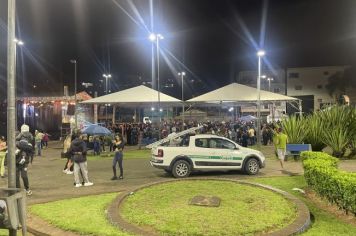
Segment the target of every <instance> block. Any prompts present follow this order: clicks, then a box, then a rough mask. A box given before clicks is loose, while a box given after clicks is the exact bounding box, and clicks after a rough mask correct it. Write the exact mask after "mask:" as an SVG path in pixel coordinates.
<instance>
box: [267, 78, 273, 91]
mask: <svg viewBox="0 0 356 236" xmlns="http://www.w3.org/2000/svg"><path fill="white" fill-rule="evenodd" d="M267 81H268V91H269V92H271V81H273V78H270V77H269V78H267Z"/></svg>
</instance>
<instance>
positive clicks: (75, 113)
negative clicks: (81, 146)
mask: <svg viewBox="0 0 356 236" xmlns="http://www.w3.org/2000/svg"><path fill="white" fill-rule="evenodd" d="M70 63H73V64H74V102H75V106H74V119H75V128H76V129H77V128H78V116H77V115H78V114H77V60H75V59H72V60H70Z"/></svg>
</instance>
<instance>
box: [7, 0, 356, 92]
mask: <svg viewBox="0 0 356 236" xmlns="http://www.w3.org/2000/svg"><path fill="white" fill-rule="evenodd" d="M263 12H265V14H263ZM153 13H154V14H153V15H154V21H153V22H154V26H153V31H154V32H158V33H161V34H162V35H164V37H165V38H164V39H163V40H162V41H160V44H161V50H162V54H161V55H160V58H161V62H160V77H161V86H162V87H163V92H166V93H168V94H171V95H174V96H176V97H179V96H180V92H179V91H180V80H178V78H177V75H176V72H177V71H182V70H184V71H186V72H188V75H187V78H186V81H187V82H186V88H187V90H186V91H187V95H186V99H187V98H189V97H191V96H193V95H200V94H201V93H202V92H206V91H210V90H212V89H215V88H218V87H220V86H222V85H226V84H228V83H230V82H232V81H233V80H234V78H235V77H236V76H237V74H238V72H239V71H242V70H253V69H256V68H257V57H256V50H257V48H259V47H263V48H264V49H265V50H266V53H267V57H266V59H267V60H268V62H269V63H270V64H271V66H272V67H273V68H275V69H277V68H287V67H306V66H328V65H353V64H355V62H356V60H355V59H356V58H355V55H356V43H355V41H356V1H355V0H270V1H263V0H241V1H239V0H234V1H233V0H230V1H229V0H153ZM263 16H265V17H263ZM262 19H265V20H264V22H266V23H265V24H263V23H262V22H263V20H262ZM150 21H151V20H150V1H149V0H131V1H130V0H17V37H18V38H21V39H22V40H23V41H24V42H25V45H24V47H23V48H21V49H20V48H19V49H18V54H17V66H18V68H17V76H18V78H17V82H18V96H23V95H25V96H30V95H59V94H61V93H62V91H63V85H70V89H71V91H72V90H73V87H74V86H73V83H74V69H73V68H74V66H73V64H71V63H70V62H69V61H70V59H77V60H78V70H79V72H78V90H84V89H85V88H84V87H83V86H81V83H82V82H91V83H94V84H95V87H94V88H93V87H91V88H89V89H88V90H89V91H98V92H99V94H103V93H104V88H103V87H104V84H103V83H102V82H100V80H102V79H103V78H102V74H103V73H109V72H110V73H111V74H112V75H113V79H112V82H111V83H110V88H111V90H112V91H117V90H121V89H125V88H129V87H132V86H134V85H138V83H142V82H143V81H151V42H150V41H148V34H149V32H150V31H151V23H150ZM6 24H7V0H0V81H1V84H0V87H1V90H0V92H1V94H0V97H2V98H3V97H5V96H6V50H7V49H6V45H7V42H6V40H7V36H6ZM263 25H265V27H263ZM263 28H265V30H261V29H263ZM261 32H265V33H261ZM178 61H179V62H180V63H179V62H178ZM167 62H168V63H167ZM182 64H184V65H185V66H186V68H184V67H183V66H182ZM187 68H188V69H189V71H188V70H187ZM265 68H267V67H265ZM171 83H173V84H174V87H173V88H165V87H164V86H165V85H169V84H171ZM34 84H35V85H36V86H37V87H36V88H33V85H34ZM100 86H101V87H100Z"/></svg>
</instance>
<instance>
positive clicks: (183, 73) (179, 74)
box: [178, 71, 185, 127]
mask: <svg viewBox="0 0 356 236" xmlns="http://www.w3.org/2000/svg"><path fill="white" fill-rule="evenodd" d="M178 76H180V77H181V79H182V120H183V124H184V76H185V72H184V71H182V72H179V73H178ZM183 127H184V125H183Z"/></svg>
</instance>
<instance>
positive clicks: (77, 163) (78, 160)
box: [69, 132, 93, 188]
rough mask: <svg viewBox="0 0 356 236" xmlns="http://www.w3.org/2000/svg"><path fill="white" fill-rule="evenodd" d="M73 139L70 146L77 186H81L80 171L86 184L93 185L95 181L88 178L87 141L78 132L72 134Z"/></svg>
mask: <svg viewBox="0 0 356 236" xmlns="http://www.w3.org/2000/svg"><path fill="white" fill-rule="evenodd" d="M72 138H73V140H72V143H71V145H70V148H69V153H70V154H71V157H72V161H73V163H74V182H75V185H74V186H75V187H76V188H78V187H81V186H82V184H81V182H80V179H79V172H80V171H81V173H82V175H83V179H84V186H85V187H88V186H92V185H93V183H92V182H90V181H89V178H88V163H87V156H86V155H87V147H86V144H85V142H84V141H83V140H82V139H81V138H80V133H79V132H77V133H75V134H73V136H72Z"/></svg>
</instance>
